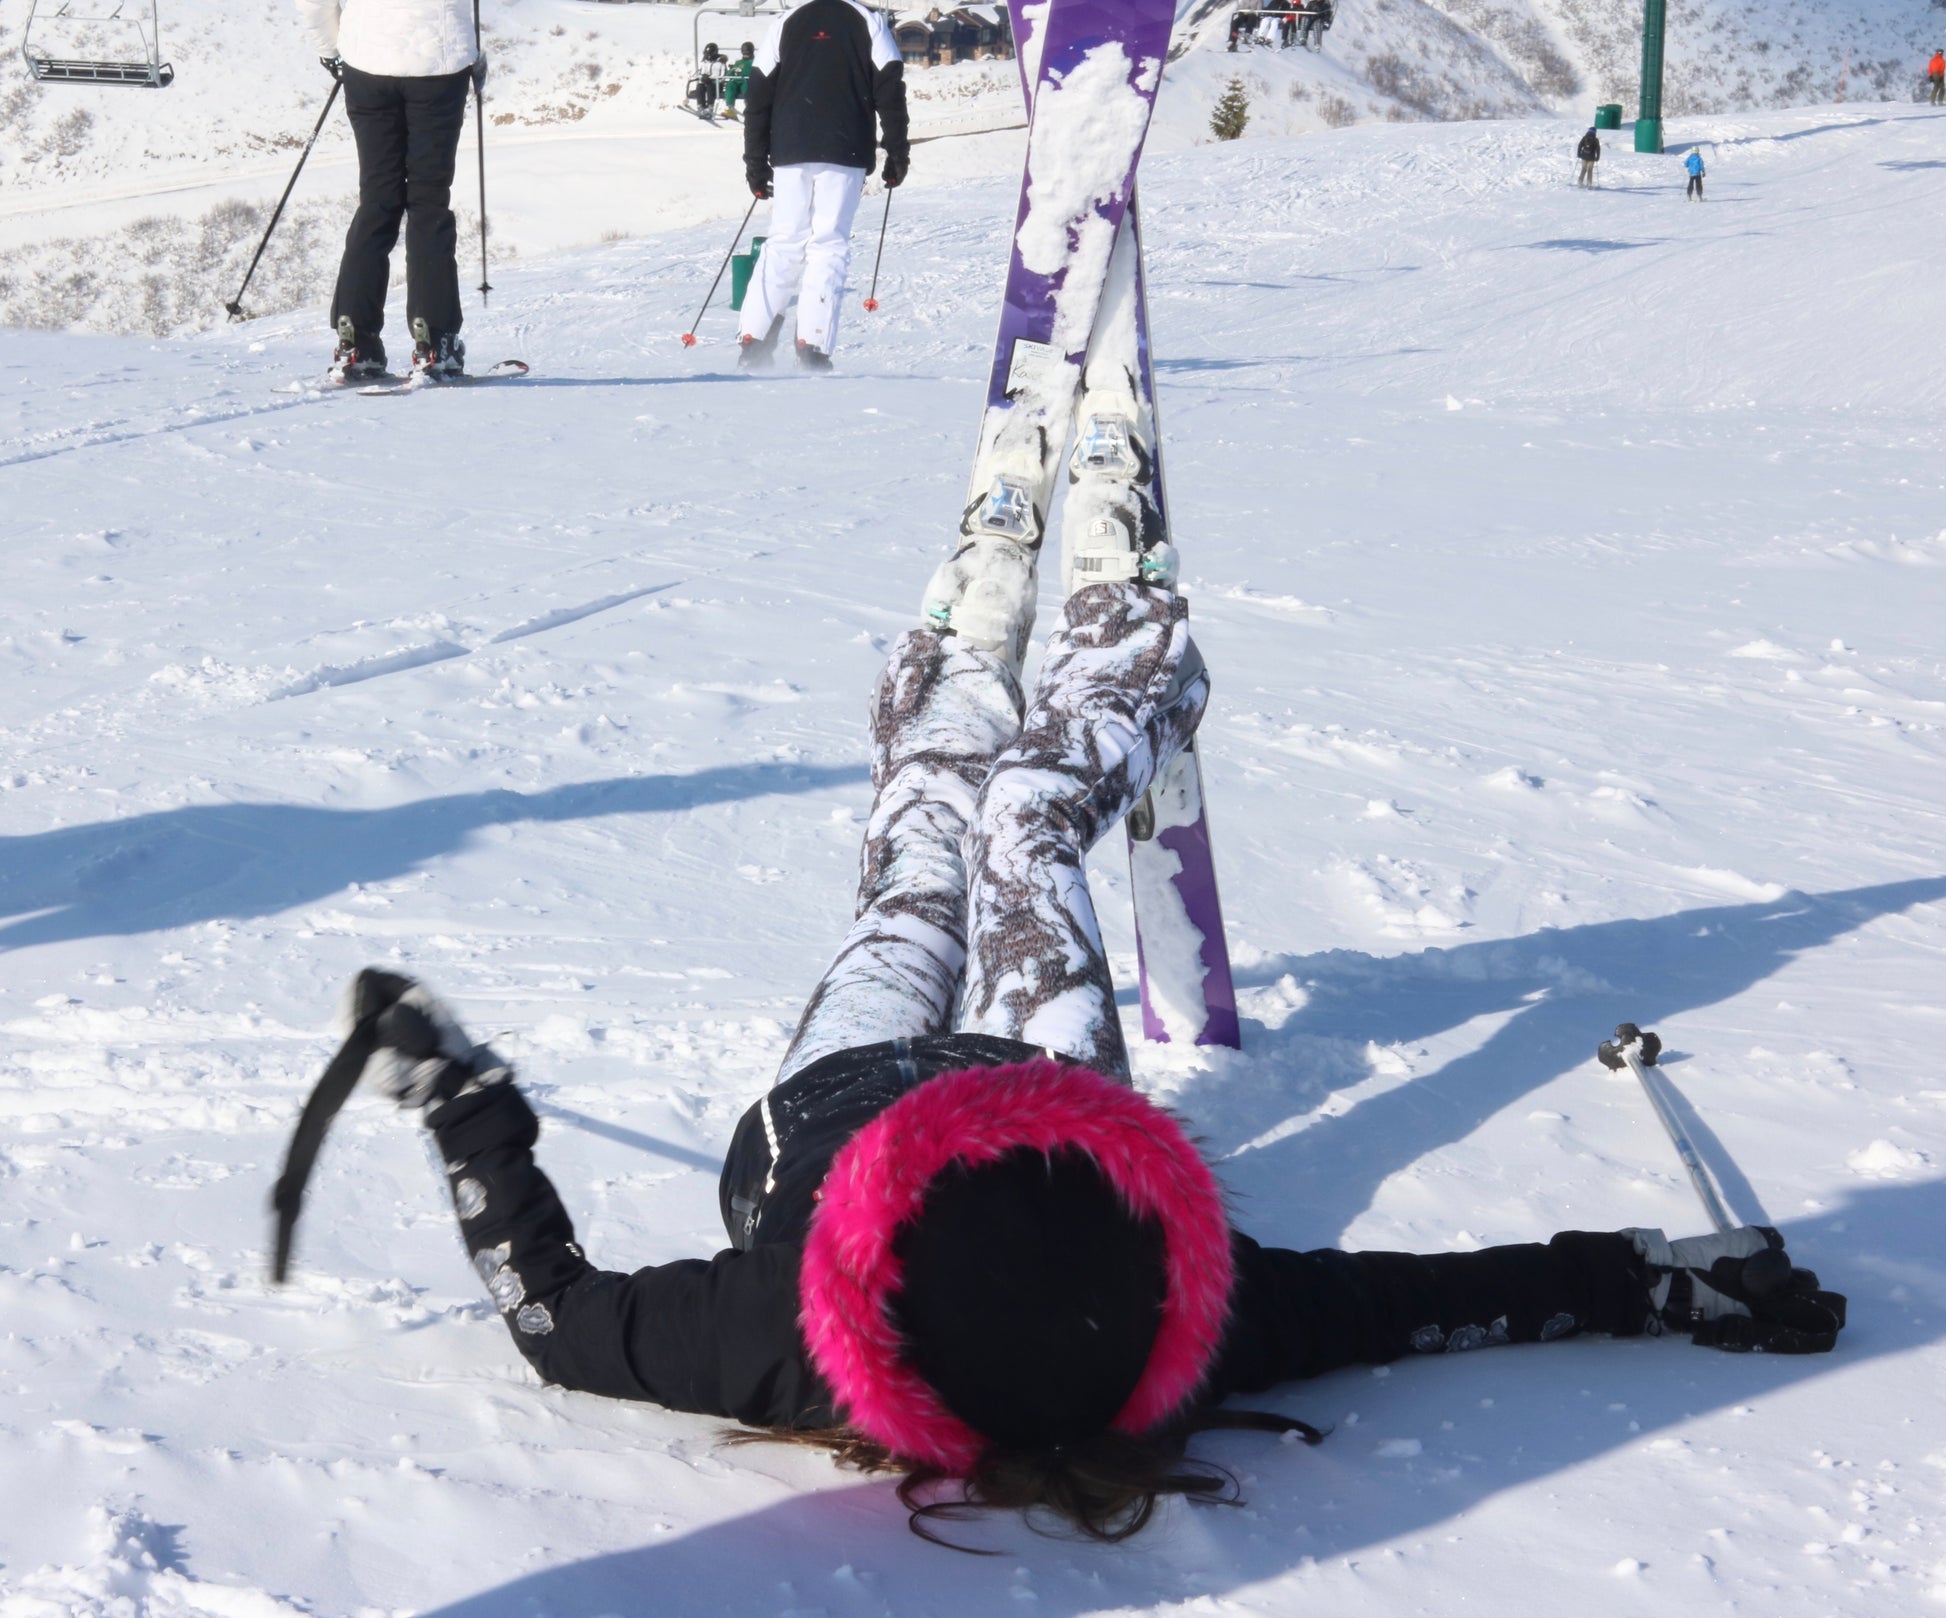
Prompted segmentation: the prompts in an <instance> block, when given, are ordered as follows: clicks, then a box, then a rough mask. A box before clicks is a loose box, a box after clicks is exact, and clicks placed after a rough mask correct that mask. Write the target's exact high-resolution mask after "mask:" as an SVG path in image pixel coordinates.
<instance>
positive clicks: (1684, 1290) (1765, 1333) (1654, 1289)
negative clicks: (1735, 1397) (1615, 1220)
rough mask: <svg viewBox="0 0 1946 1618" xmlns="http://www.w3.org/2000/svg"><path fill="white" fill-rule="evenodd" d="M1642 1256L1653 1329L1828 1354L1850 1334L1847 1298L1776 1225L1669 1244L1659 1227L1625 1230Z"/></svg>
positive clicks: (1731, 1347) (1739, 1346)
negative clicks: (1825, 1282)
mask: <svg viewBox="0 0 1946 1618" xmlns="http://www.w3.org/2000/svg"><path fill="white" fill-rule="evenodd" d="M1621 1234H1622V1235H1624V1236H1626V1237H1628V1238H1629V1239H1630V1241H1632V1242H1633V1243H1634V1244H1635V1250H1636V1252H1638V1253H1639V1254H1641V1255H1642V1261H1643V1271H1644V1276H1645V1279H1646V1281H1647V1283H1648V1288H1649V1311H1650V1313H1649V1330H1650V1331H1651V1332H1655V1333H1660V1332H1664V1331H1675V1332H1684V1333H1687V1334H1688V1336H1689V1339H1690V1341H1691V1342H1693V1343H1696V1344H1698V1345H1699V1346H1701V1347H1704V1348H1720V1349H1725V1350H1727V1351H1729V1352H1730V1353H1736V1354H1741V1353H1747V1352H1749V1351H1750V1350H1752V1349H1759V1350H1762V1351H1763V1352H1765V1353H1769V1354H1825V1353H1829V1352H1830V1351H1831V1350H1832V1349H1833V1348H1835V1347H1836V1346H1837V1343H1838V1333H1839V1332H1841V1331H1842V1330H1844V1325H1845V1299H1844V1295H1843V1294H1842V1293H1837V1292H1826V1291H1823V1290H1822V1289H1821V1288H1820V1287H1819V1285H1818V1278H1817V1276H1816V1274H1815V1273H1814V1272H1812V1271H1810V1270H1803V1269H1799V1268H1797V1267H1796V1266H1795V1265H1793V1264H1792V1263H1791V1260H1790V1255H1789V1254H1788V1253H1786V1252H1785V1251H1784V1238H1783V1237H1782V1236H1781V1235H1780V1234H1779V1233H1778V1232H1777V1231H1776V1230H1775V1229H1774V1228H1772V1227H1771V1226H1769V1225H1744V1226H1742V1227H1740V1228H1739V1229H1736V1230H1731V1231H1723V1232H1720V1233H1713V1234H1711V1235H1708V1236H1685V1237H1683V1238H1682V1239H1681V1240H1679V1241H1674V1242H1672V1241H1670V1240H1669V1239H1668V1237H1666V1236H1664V1235H1663V1233H1662V1232H1661V1231H1659V1230H1642V1229H1635V1230H1625V1231H1623V1232H1622V1233H1621Z"/></svg>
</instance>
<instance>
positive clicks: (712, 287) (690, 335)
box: [682, 197, 763, 348]
mask: <svg viewBox="0 0 1946 1618" xmlns="http://www.w3.org/2000/svg"><path fill="white" fill-rule="evenodd" d="M762 201H763V198H762V197H752V198H751V199H750V206H749V207H747V208H745V209H744V210H743V224H741V225H738V226H737V233H736V234H735V235H734V236H732V237H731V238H730V250H729V252H727V253H725V254H724V255H723V262H722V263H721V264H719V265H717V266H716V279H715V280H714V281H712V282H710V284H709V291H707V292H705V293H704V294H703V307H702V308H700V309H698V310H697V311H696V318H695V319H694V320H692V321H691V322H690V323H689V330H688V331H686V332H684V333H683V334H682V346H683V347H684V348H694V347H695V346H696V328H697V327H698V326H700V325H702V323H703V316H704V315H705V314H707V313H708V312H709V305H710V299H712V298H714V297H715V296H716V289H717V287H718V286H719V285H721V284H722V280H723V272H724V271H725V270H727V269H728V268H729V267H730V260H731V259H732V258H734V257H735V256H736V250H737V243H738V242H740V241H742V240H743V231H744V227H745V226H747V225H748V224H749V223H750V216H751V215H752V214H753V213H755V212H756V211H757V204H758V203H760V202H762Z"/></svg>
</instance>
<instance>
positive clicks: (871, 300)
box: [865, 185, 892, 309]
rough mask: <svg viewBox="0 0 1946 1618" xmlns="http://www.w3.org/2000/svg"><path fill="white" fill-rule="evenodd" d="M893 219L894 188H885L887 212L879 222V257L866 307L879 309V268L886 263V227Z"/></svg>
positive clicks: (873, 262) (873, 271) (873, 269)
mask: <svg viewBox="0 0 1946 1618" xmlns="http://www.w3.org/2000/svg"><path fill="white" fill-rule="evenodd" d="M891 218H892V187H891V186H889V185H888V186H887V187H886V188H885V212H884V214H883V215H882V216H880V218H879V222H878V257H877V258H875V259H873V260H872V290H871V291H870V292H869V293H867V294H866V296H865V307H866V308H867V309H876V308H877V307H878V267H879V265H881V264H883V263H884V262H885V227H886V225H887V224H888V223H889V222H890V220H891Z"/></svg>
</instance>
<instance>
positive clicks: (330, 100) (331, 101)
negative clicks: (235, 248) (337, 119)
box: [223, 79, 344, 320]
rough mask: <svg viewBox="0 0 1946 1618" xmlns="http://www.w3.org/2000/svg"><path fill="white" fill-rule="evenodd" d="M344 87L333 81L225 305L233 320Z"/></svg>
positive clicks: (238, 314)
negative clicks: (239, 281)
mask: <svg viewBox="0 0 1946 1618" xmlns="http://www.w3.org/2000/svg"><path fill="white" fill-rule="evenodd" d="M343 88H344V82H343V81H342V80H340V79H333V80H332V81H331V94H330V95H328V96H326V97H325V98H324V111H323V112H321V113H319V114H318V121H317V122H316V123H315V124H314V125H312V126H311V138H310V139H309V140H307V141H306V142H305V143H304V150H303V151H301V152H299V153H298V154H297V167H296V168H294V169H292V170H291V178H290V184H288V185H286V186H285V187H284V194H283V195H282V196H281V197H279V198H278V199H277V208H276V211H275V212H274V213H272V214H271V216H270V223H269V224H267V225H265V226H264V239H263V240H262V241H260V242H258V243H257V256H256V257H255V258H253V259H251V260H250V268H249V269H247V270H245V271H244V272H243V285H242V286H240V287H238V288H237V289H236V296H235V297H234V298H232V299H231V300H230V301H229V302H228V303H226V304H224V305H223V307H224V309H225V310H227V311H228V313H229V316H230V318H231V319H232V320H241V319H242V318H243V294H244V293H245V292H247V291H248V290H249V289H250V277H251V276H253V275H255V274H256V273H257V266H258V265H259V264H260V263H262V262H263V256H264V249H265V248H266V247H268V246H269V245H270V236H271V232H272V231H274V230H276V228H277V221H278V220H280V219H282V218H283V217H284V204H285V203H287V202H289V201H290V200H291V192H292V191H294V190H295V189H296V188H297V177H298V175H300V174H302V173H303V172H304V160H305V158H307V157H309V156H310V155H311V148H312V147H313V146H315V145H317V143H318V135H319V134H320V133H321V132H322V131H323V129H324V121H325V119H327V118H329V117H330V116H331V109H332V108H333V107H334V106H336V105H337V102H338V92H339V91H340V90H342V89H343Z"/></svg>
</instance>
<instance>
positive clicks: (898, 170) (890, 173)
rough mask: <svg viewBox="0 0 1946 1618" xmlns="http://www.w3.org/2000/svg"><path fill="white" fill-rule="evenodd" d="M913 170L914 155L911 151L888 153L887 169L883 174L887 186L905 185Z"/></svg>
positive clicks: (886, 156) (886, 155) (886, 158)
mask: <svg viewBox="0 0 1946 1618" xmlns="http://www.w3.org/2000/svg"><path fill="white" fill-rule="evenodd" d="M911 169H912V154H911V153H910V152H909V151H904V150H900V151H896V152H893V151H888V152H887V153H886V154H885V167H884V169H883V170H882V171H881V172H882V173H883V175H884V178H885V183H886V184H887V185H903V184H904V183H905V177H906V175H907V174H908V173H910V172H911Z"/></svg>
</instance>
